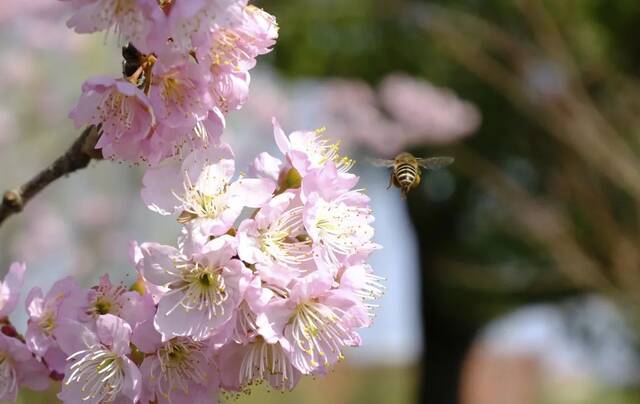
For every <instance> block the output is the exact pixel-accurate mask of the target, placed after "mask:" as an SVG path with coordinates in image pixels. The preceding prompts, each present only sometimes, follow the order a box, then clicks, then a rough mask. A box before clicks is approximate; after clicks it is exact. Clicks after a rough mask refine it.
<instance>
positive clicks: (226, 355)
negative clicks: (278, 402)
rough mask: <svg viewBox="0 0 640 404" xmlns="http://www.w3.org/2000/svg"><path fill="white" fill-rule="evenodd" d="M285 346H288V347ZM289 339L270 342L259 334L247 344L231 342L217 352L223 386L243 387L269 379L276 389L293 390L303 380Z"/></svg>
mask: <svg viewBox="0 0 640 404" xmlns="http://www.w3.org/2000/svg"><path fill="white" fill-rule="evenodd" d="M285 347H286V348H285ZM289 350H290V346H289V343H288V342H287V340H286V339H284V338H283V339H282V340H280V341H278V342H276V343H268V342H267V341H265V340H264V339H263V338H262V337H258V338H256V339H254V340H253V341H251V342H249V343H247V344H237V343H230V344H227V345H225V346H224V347H222V348H221V349H220V350H219V352H218V354H217V355H218V358H219V359H218V360H219V362H220V368H221V369H224V371H223V372H221V374H220V376H221V381H222V386H223V387H224V388H225V389H226V390H229V391H242V390H243V389H245V388H247V387H248V386H249V385H251V384H254V383H260V382H263V381H265V382H267V383H269V385H270V386H271V387H273V388H274V389H276V390H283V391H284V390H292V389H293V388H294V387H295V386H296V385H297V384H298V382H299V381H300V376H301V374H300V371H299V370H298V369H296V368H295V367H294V366H293V364H292V363H291V359H290V357H289Z"/></svg>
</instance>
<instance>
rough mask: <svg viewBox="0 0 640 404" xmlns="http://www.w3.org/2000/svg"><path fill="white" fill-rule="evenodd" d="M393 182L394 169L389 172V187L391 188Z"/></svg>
mask: <svg viewBox="0 0 640 404" xmlns="http://www.w3.org/2000/svg"><path fill="white" fill-rule="evenodd" d="M391 184H393V170H392V171H391V173H390V174H389V185H388V186H387V189H389V188H391Z"/></svg>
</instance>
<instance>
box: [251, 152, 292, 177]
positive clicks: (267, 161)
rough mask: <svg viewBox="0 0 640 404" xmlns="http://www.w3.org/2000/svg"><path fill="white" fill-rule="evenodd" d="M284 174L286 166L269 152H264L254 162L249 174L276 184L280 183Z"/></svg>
mask: <svg viewBox="0 0 640 404" xmlns="http://www.w3.org/2000/svg"><path fill="white" fill-rule="evenodd" d="M283 172H284V164H283V163H282V161H280V159H277V158H275V157H273V156H272V155H270V154H269V153H267V152H262V153H260V154H258V156H257V157H256V158H255V159H254V160H253V164H251V167H250V168H249V174H250V175H253V176H256V177H260V178H269V179H270V180H272V181H274V182H275V183H280V176H281V175H282V174H283Z"/></svg>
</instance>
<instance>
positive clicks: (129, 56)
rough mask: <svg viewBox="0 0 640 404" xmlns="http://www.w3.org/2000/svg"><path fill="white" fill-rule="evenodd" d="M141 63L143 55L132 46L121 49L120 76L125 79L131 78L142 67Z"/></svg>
mask: <svg viewBox="0 0 640 404" xmlns="http://www.w3.org/2000/svg"><path fill="white" fill-rule="evenodd" d="M142 62H143V55H142V53H140V51H139V50H138V49H137V48H136V47H135V46H133V44H131V43H129V44H127V46H123V47H122V75H123V76H124V77H125V78H127V77H131V76H133V75H134V74H135V73H136V71H137V70H138V69H139V68H140V66H142Z"/></svg>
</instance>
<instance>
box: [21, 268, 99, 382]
mask: <svg viewBox="0 0 640 404" xmlns="http://www.w3.org/2000/svg"><path fill="white" fill-rule="evenodd" d="M86 294H87V291H86V290H83V289H81V288H80V287H79V286H78V285H77V284H76V282H75V281H74V280H73V279H72V278H71V277H66V278H63V279H61V280H59V281H57V282H56V283H54V284H53V286H52V287H51V289H50V290H49V292H48V293H47V294H46V295H43V293H42V290H41V289H40V288H38V287H35V288H33V289H31V291H30V292H29V294H28V295H27V299H26V302H25V305H26V309H27V313H28V314H29V321H28V325H27V332H26V334H25V339H26V342H27V346H28V347H29V349H30V350H31V352H33V353H35V354H36V355H37V356H39V357H41V358H44V360H45V361H46V362H47V365H48V366H49V368H50V369H51V370H54V371H56V372H59V373H62V371H63V370H64V367H65V355H64V354H63V353H62V351H61V350H60V348H59V346H58V341H57V340H56V337H55V333H56V330H57V329H58V328H59V327H60V326H61V323H62V322H63V320H65V319H72V320H80V319H82V318H83V317H84V313H83V299H85V298H86V297H85V296H86Z"/></svg>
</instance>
